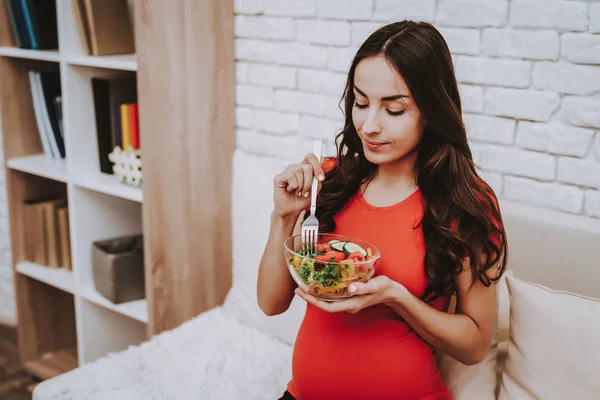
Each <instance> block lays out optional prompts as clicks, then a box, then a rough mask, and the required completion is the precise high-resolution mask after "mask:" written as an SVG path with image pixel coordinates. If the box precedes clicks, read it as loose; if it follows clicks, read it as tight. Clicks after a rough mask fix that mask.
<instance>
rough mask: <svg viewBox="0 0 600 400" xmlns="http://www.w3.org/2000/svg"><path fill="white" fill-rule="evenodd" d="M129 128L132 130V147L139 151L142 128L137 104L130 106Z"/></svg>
mask: <svg viewBox="0 0 600 400" xmlns="http://www.w3.org/2000/svg"><path fill="white" fill-rule="evenodd" d="M129 126H130V128H131V147H133V148H134V149H135V150H138V149H139V148H140V128H139V120H138V105H137V104H129Z"/></svg>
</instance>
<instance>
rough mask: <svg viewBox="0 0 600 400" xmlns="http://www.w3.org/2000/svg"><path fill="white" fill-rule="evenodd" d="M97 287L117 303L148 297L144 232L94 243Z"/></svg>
mask: <svg viewBox="0 0 600 400" xmlns="http://www.w3.org/2000/svg"><path fill="white" fill-rule="evenodd" d="M92 273H93V277H94V286H95V287H96V290H97V291H98V292H99V293H100V294H101V295H102V296H104V297H106V298H107V299H108V300H110V301H111V302H113V303H115V304H119V303H124V302H127V301H132V300H139V299H143V298H144V297H145V292H144V248H143V237H142V235H131V236H121V237H117V238H112V239H107V240H100V241H95V242H94V243H93V244H92Z"/></svg>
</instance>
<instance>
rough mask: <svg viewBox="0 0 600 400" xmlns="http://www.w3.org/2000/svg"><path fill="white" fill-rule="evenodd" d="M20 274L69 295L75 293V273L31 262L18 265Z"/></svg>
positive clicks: (17, 268)
mask: <svg viewBox="0 0 600 400" xmlns="http://www.w3.org/2000/svg"><path fill="white" fill-rule="evenodd" d="M16 270H17V272H18V273H20V274H22V275H25V276H28V277H30V278H33V279H35V280H37V281H40V282H43V283H45V284H48V285H50V286H53V287H55V288H57V289H60V290H63V291H65V292H68V293H74V292H75V288H74V280H73V273H72V272H71V271H68V270H66V269H62V268H52V267H45V266H43V265H38V264H35V263H32V262H29V261H22V262H20V263H18V264H17V265H16Z"/></svg>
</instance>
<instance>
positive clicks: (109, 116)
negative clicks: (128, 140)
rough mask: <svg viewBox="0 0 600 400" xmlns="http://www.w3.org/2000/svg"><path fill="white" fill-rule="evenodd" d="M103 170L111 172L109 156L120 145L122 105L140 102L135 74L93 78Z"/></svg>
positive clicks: (101, 167)
mask: <svg viewBox="0 0 600 400" xmlns="http://www.w3.org/2000/svg"><path fill="white" fill-rule="evenodd" d="M92 91H93V95H94V109H95V114H96V139H97V141H98V159H99V161H100V171H101V172H103V173H106V174H112V173H113V171H112V165H111V162H110V161H109V159H108V155H109V154H110V152H111V151H112V150H113V148H114V147H115V146H116V145H120V144H121V104H123V103H126V102H135V101H137V88H136V79H135V77H115V78H92Z"/></svg>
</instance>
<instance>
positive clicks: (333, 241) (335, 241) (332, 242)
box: [327, 239, 339, 244]
mask: <svg viewBox="0 0 600 400" xmlns="http://www.w3.org/2000/svg"><path fill="white" fill-rule="evenodd" d="M337 242H339V240H337V239H331V240H330V241H329V242H327V243H329V244H334V243H337Z"/></svg>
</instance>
